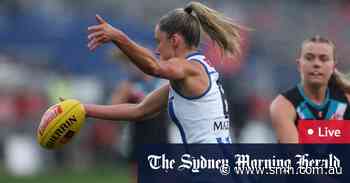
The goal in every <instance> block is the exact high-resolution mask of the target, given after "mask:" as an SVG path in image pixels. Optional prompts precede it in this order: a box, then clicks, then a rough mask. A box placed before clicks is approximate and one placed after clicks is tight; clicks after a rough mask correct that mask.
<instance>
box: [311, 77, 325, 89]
mask: <svg viewBox="0 0 350 183" xmlns="http://www.w3.org/2000/svg"><path fill="white" fill-rule="evenodd" d="M308 83H309V84H310V85H311V86H312V87H317V88H318V87H322V86H327V82H326V81H325V80H324V79H322V78H312V79H310V80H309V81H308Z"/></svg>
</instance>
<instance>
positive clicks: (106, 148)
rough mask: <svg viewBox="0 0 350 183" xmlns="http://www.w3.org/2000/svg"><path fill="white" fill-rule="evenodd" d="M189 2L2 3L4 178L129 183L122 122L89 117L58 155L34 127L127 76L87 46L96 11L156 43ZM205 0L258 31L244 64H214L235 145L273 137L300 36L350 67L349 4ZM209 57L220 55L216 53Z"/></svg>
mask: <svg viewBox="0 0 350 183" xmlns="http://www.w3.org/2000/svg"><path fill="white" fill-rule="evenodd" d="M187 2H188V1H182V0H163V1H160V0H143V1H136V0H84V1H83V0H74V1H69V0H49V1H41V0H1V1H0V40H1V43H0V101H1V102H0V182H4V183H7V182H11V183H12V182H36V183H40V182H84V183H89V182H129V181H130V178H129V176H128V175H129V172H128V167H129V165H128V163H127V161H126V158H127V154H128V153H127V146H128V143H127V140H125V138H126V137H127V136H128V134H127V132H125V126H127V125H126V123H122V124H123V125H121V126H119V125H114V124H112V123H108V122H103V121H100V122H98V123H97V121H96V120H91V119H90V120H88V123H87V125H86V126H85V127H84V128H83V130H82V132H81V133H80V135H79V136H78V137H77V138H75V139H74V142H73V143H72V144H70V145H68V146H66V147H65V148H64V149H63V150H62V151H57V152H52V151H45V150H43V149H41V148H40V147H39V146H38V145H37V144H36V143H35V131H36V127H37V125H38V123H39V121H40V117H41V115H42V114H43V112H44V111H45V110H46V108H47V107H48V106H49V105H51V104H53V103H56V102H57V97H58V96H64V97H66V98H70V97H73V98H77V99H80V100H82V101H83V102H91V103H99V104H107V103H110V100H111V95H112V91H113V89H114V88H115V87H116V86H118V83H120V81H122V80H124V79H126V78H128V74H129V72H128V71H127V70H125V69H124V68H123V67H122V66H121V64H120V62H118V61H116V60H118V59H115V58H113V54H112V50H113V48H114V47H113V45H112V44H110V45H106V46H103V47H102V48H100V49H98V50H97V51H96V52H95V53H91V52H89V51H88V49H87V46H86V44H87V38H86V37H87V27H88V26H89V25H92V24H95V18H94V15H95V14H96V13H98V14H100V15H102V16H103V17H105V18H106V19H107V20H108V21H109V22H110V23H111V24H112V25H114V26H116V27H119V28H120V29H122V30H123V31H125V32H126V33H127V34H128V35H129V36H130V37H131V38H133V39H134V40H136V41H137V42H140V43H141V44H142V45H144V46H147V47H149V48H151V49H152V48H154V45H155V42H154V40H153V27H154V25H155V24H156V23H157V20H158V19H159V17H160V16H161V15H162V14H164V13H166V12H167V11H169V10H171V9H173V8H176V7H183V6H184V5H185V4H186V3H187ZM204 2H205V3H206V4H208V5H209V6H211V7H212V8H214V9H217V10H219V11H222V12H224V13H225V14H226V15H228V16H230V17H232V18H233V20H235V21H236V22H238V23H241V24H243V25H246V26H248V27H251V28H253V31H251V32H249V33H247V34H245V39H244V45H245V46H244V53H243V54H242V57H241V58H240V59H238V61H239V62H231V63H230V64H228V65H224V66H222V65H220V64H219V63H218V66H217V67H218V68H219V70H220V72H221V73H222V74H223V75H224V78H225V85H224V87H225V90H226V93H227V95H228V99H229V103H230V109H231V113H232V114H231V117H232V121H233V124H232V125H233V126H232V131H233V135H234V136H235V139H236V140H235V142H237V143H269V142H272V143H274V142H275V141H276V140H275V137H274V136H273V131H272V129H271V125H270V121H269V120H268V105H269V103H270V101H271V100H272V99H273V98H274V97H275V96H276V95H277V94H278V93H279V92H280V91H281V90H283V89H286V88H289V87H291V86H292V85H294V84H296V83H297V81H298V73H297V69H296V65H295V59H296V56H297V54H298V49H299V47H300V43H301V41H302V40H303V39H305V38H307V37H310V36H312V35H314V34H319V35H321V36H325V37H328V38H330V39H332V40H334V41H335V42H336V46H337V56H338V59H339V64H338V68H339V69H340V70H341V71H343V72H346V71H347V70H348V69H349V66H350V64H349V60H348V59H349V58H350V55H349V54H350V52H349V50H350V44H349V41H350V26H349V24H350V2H349V1H346V0H339V1H322V0H313V1H303V0H295V1H287V0H284V1H282V0H281V1H275V0H263V1H259V0H250V1H244V0H232V1H224V0H217V1H204ZM204 50H206V49H204ZM207 54H209V55H210V56H211V57H212V58H213V60H214V61H215V59H217V54H216V52H210V53H207ZM120 134H122V135H120ZM174 138H176V137H174ZM126 139H127V138H126Z"/></svg>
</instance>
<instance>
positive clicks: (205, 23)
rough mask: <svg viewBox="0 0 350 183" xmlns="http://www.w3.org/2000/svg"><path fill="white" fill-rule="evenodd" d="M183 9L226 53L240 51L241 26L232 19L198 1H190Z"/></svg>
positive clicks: (237, 52)
mask: <svg viewBox="0 0 350 183" xmlns="http://www.w3.org/2000/svg"><path fill="white" fill-rule="evenodd" d="M184 11H185V12H186V13H188V14H190V15H192V13H194V15H193V16H195V17H197V19H198V21H199V23H200V25H201V27H202V30H203V31H204V32H205V33H206V34H207V35H208V36H209V37H210V38H211V39H212V40H214V41H215V42H216V43H217V44H218V46H219V47H220V48H222V49H223V51H224V52H225V53H226V52H228V53H230V54H232V55H239V54H240V53H241V39H242V38H241V32H240V31H241V30H244V29H245V28H243V27H242V26H240V25H238V24H234V23H232V20H231V19H230V18H228V17H225V16H224V15H223V14H221V13H219V12H217V11H215V10H213V9H210V8H209V7H207V6H205V5H203V4H201V3H199V2H190V3H189V4H187V6H186V7H185V9H184Z"/></svg>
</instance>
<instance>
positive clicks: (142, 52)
mask: <svg viewBox="0 0 350 183" xmlns="http://www.w3.org/2000/svg"><path fill="white" fill-rule="evenodd" d="M96 19H97V21H98V22H99V24H98V25H94V26H90V27H89V28H88V31H89V35H88V39H89V44H88V47H89V48H90V50H95V49H96V48H97V47H99V46H100V45H102V44H104V43H107V42H110V41H112V42H114V43H115V44H116V45H117V46H118V47H119V48H120V49H121V50H122V51H123V53H124V54H125V55H127V56H128V58H129V59H130V60H131V61H132V62H133V64H135V65H136V66H137V67H138V68H139V69H140V70H142V71H143V72H144V73H146V74H149V75H152V76H156V77H161V78H166V79H169V80H180V79H184V78H185V77H186V76H187V75H190V74H197V73H198V68H197V66H195V64H191V63H188V62H187V61H186V60H185V59H181V58H173V59H170V60H169V61H159V62H158V61H157V59H156V58H155V57H154V55H153V54H152V53H151V52H150V51H149V50H148V49H146V48H144V47H142V46H140V45H138V44H137V43H135V42H134V41H132V40H131V39H130V38H129V37H128V36H127V35H126V34H124V33H123V32H122V31H120V30H119V29H117V28H115V27H113V26H111V25H110V24H108V22H106V21H105V20H104V19H102V17H100V16H98V15H96ZM179 60H181V61H180V62H179Z"/></svg>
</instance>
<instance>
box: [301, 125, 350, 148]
mask: <svg viewBox="0 0 350 183" xmlns="http://www.w3.org/2000/svg"><path fill="white" fill-rule="evenodd" d="M298 132H299V143H301V144H349V143H350V120H299V122H298Z"/></svg>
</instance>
